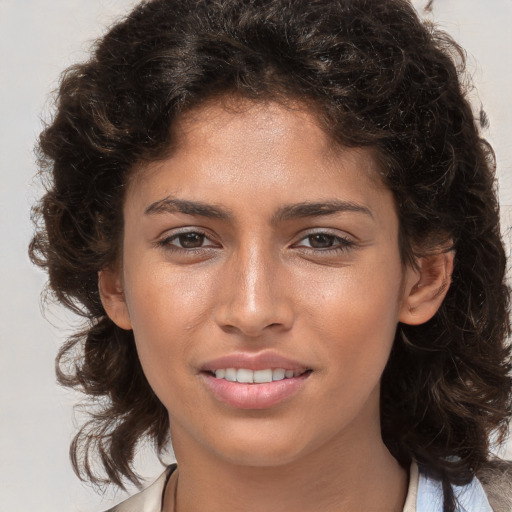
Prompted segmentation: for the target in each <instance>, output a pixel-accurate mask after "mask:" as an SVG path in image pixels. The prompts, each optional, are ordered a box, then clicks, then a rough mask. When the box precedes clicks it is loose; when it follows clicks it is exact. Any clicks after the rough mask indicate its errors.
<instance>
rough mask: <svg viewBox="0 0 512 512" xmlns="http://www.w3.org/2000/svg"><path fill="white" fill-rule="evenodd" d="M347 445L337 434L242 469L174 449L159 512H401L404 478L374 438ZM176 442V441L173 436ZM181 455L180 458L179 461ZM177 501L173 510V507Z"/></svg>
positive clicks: (184, 447)
mask: <svg viewBox="0 0 512 512" xmlns="http://www.w3.org/2000/svg"><path fill="white" fill-rule="evenodd" d="M358 437H359V439H360V442H357V440H354V438H353V437H352V442H350V443H347V439H346V438H345V436H343V435H340V436H337V437H336V438H333V439H332V440H331V441H330V442H328V443H326V444H324V445H323V446H322V448H320V449H317V450H315V451H313V452H312V453H309V454H307V455H304V456H302V457H300V458H297V459H296V460H294V461H293V462H289V463H286V464H280V465H276V466H265V467H255V466H244V465H240V464H232V463H230V462H229V461H225V460H222V459H221V458H219V457H217V456H216V455H215V454H212V453H210V452H207V451H204V450H201V449H191V448H192V446H191V445H190V444H189V442H188V441H189V440H185V442H184V443H183V442H181V441H182V440H181V439H180V441H179V442H176V436H174V437H173V444H174V445H175V446H174V448H175V453H176V458H177V460H178V476H177V492H176V496H174V489H172V488H171V486H169V488H168V489H167V490H166V496H165V512H204V511H205V510H208V512H235V511H240V510H244V511H246V512H263V511H265V512H266V511H268V510H272V511H273V512H285V511H286V512H289V511H290V510H297V511H301V512H313V511H315V512H317V511H320V510H321V511H322V512H359V511H361V512H362V511H367V510H374V509H375V508H376V504H378V508H379V510H385V511H389V512H400V511H402V510H403V505H404V502H405V497H406V493H407V480H408V476H407V472H406V471H405V470H404V469H403V468H401V467H400V465H399V464H398V463H397V461H396V460H395V459H394V458H393V457H392V456H391V454H390V453H389V451H388V450H387V448H386V446H385V445H384V443H383V442H382V439H381V437H380V431H378V435H373V436H370V437H368V436H358ZM178 438H180V436H178ZM182 455H184V457H183V456H182ZM175 500H176V503H175Z"/></svg>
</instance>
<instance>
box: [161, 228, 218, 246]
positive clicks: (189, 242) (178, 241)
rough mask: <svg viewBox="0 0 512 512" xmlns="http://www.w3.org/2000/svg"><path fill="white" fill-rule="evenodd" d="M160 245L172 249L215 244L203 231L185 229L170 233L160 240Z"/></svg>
mask: <svg viewBox="0 0 512 512" xmlns="http://www.w3.org/2000/svg"><path fill="white" fill-rule="evenodd" d="M157 243H158V245H159V246H162V247H167V248H170V249H177V250H180V249H183V250H186V249H202V248H205V247H212V246H214V245H215V244H214V243H213V242H211V240H210V239H209V238H208V237H207V236H206V233H203V232H201V231H185V232H183V231H182V232H180V233H174V234H172V235H169V236H167V237H165V238H163V239H162V240H159V241H158V242H157Z"/></svg>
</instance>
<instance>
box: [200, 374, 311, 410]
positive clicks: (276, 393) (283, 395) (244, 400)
mask: <svg viewBox="0 0 512 512" xmlns="http://www.w3.org/2000/svg"><path fill="white" fill-rule="evenodd" d="M310 374H311V372H306V373H303V374H302V375H299V376H298V377H291V378H289V379H283V380H276V381H273V382H266V383H264V384H243V383H241V382H230V381H228V380H225V379H217V378H216V377H215V376H214V375H212V374H210V373H206V372H203V373H201V377H202V378H203V381H204V382H205V384H206V387H207V388H208V389H209V390H210V392H211V393H212V394H213V396H214V397H215V398H216V399H217V400H219V401H221V402H223V403H225V404H228V405H230V406H231V407H235V408H237V409H268V408H270V407H274V406H277V405H279V404H281V403H283V402H285V401H287V400H288V399H290V398H291V397H292V396H294V395H295V394H297V393H298V392H299V391H300V390H301V388H302V387H303V386H304V384H305V382H306V381H307V379H308V377H309V376H310Z"/></svg>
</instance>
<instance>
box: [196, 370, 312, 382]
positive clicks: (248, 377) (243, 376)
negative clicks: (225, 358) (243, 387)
mask: <svg viewBox="0 0 512 512" xmlns="http://www.w3.org/2000/svg"><path fill="white" fill-rule="evenodd" d="M205 373H208V374H209V375H211V376H212V377H215V378H216V379H223V380H226V381H228V382H239V383H242V384H265V383H270V382H277V381H282V380H285V379H293V378H296V377H300V376H302V375H304V374H306V373H311V370H309V369H297V370H287V369H285V368H264V369H261V370H251V369H250V368H219V369H216V370H208V371H206V372H205Z"/></svg>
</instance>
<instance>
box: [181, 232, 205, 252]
mask: <svg viewBox="0 0 512 512" xmlns="http://www.w3.org/2000/svg"><path fill="white" fill-rule="evenodd" d="M204 239H205V236H204V235H203V234H202V233H182V234H181V235H178V236H177V237H176V238H175V239H174V240H173V241H174V242H178V243H179V245H180V247H182V248H183V249H197V248H199V247H202V246H203V243H204Z"/></svg>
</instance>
